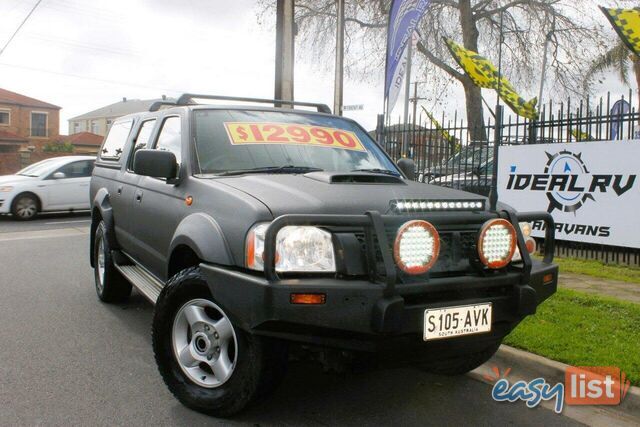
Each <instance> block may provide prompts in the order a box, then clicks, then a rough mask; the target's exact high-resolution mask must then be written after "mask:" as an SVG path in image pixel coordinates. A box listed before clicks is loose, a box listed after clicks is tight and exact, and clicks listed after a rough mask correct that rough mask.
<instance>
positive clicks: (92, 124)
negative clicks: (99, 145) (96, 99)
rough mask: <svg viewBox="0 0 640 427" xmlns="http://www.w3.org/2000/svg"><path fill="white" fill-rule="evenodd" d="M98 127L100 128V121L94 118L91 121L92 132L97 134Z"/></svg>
mask: <svg viewBox="0 0 640 427" xmlns="http://www.w3.org/2000/svg"><path fill="white" fill-rule="evenodd" d="M98 129H99V126H98V121H97V120H92V121H91V133H96V134H97V133H98Z"/></svg>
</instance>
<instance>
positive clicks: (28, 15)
mask: <svg viewBox="0 0 640 427" xmlns="http://www.w3.org/2000/svg"><path fill="white" fill-rule="evenodd" d="M41 2H42V0H38V1H37V2H36V4H35V5H34V6H33V8H32V9H31V11H30V12H29V13H28V14H27V16H25V17H24V19H23V20H22V22H21V23H20V25H18V28H16V30H15V31H14V32H13V34H12V35H11V37H9V40H7V42H6V43H5V44H4V46H2V49H0V55H2V53H3V52H4V50H5V49H6V48H7V46H9V43H11V41H12V40H13V38H14V37H15V36H16V34H18V31H20V29H21V28H22V26H23V25H24V24H25V23H26V22H27V20H28V19H29V17H30V16H31V15H32V14H33V12H34V11H35V10H36V8H37V7H38V6H39V5H40V3H41Z"/></svg>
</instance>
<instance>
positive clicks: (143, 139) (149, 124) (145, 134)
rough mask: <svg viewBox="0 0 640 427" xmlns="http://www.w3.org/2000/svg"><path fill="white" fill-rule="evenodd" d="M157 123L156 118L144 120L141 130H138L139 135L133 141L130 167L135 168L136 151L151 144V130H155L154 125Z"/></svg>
mask: <svg viewBox="0 0 640 427" xmlns="http://www.w3.org/2000/svg"><path fill="white" fill-rule="evenodd" d="M155 125H156V119H153V120H147V121H145V122H142V126H140V130H139V131H138V136H137V137H136V139H135V140H134V141H133V144H134V145H133V152H132V153H131V157H130V160H129V165H130V166H129V169H133V159H134V157H135V155H136V151H138V150H142V149H144V148H148V147H150V146H151V141H150V139H151V132H152V131H153V127H154V126H155Z"/></svg>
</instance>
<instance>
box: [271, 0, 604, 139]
mask: <svg viewBox="0 0 640 427" xmlns="http://www.w3.org/2000/svg"><path fill="white" fill-rule="evenodd" d="M262 5H263V7H264V9H263V10H270V8H272V7H273V2H270V1H268V0H262ZM389 6H390V0H347V1H346V7H345V14H346V17H347V18H346V32H347V34H346V44H345V50H346V58H347V60H346V62H345V64H346V67H345V71H346V72H347V73H349V74H353V73H361V74H362V75H364V76H370V75H371V74H372V73H374V74H377V75H379V72H380V70H382V69H384V52H385V46H386V26H387V15H388V11H389ZM593 9H594V10H593V13H588V11H585V2H576V1H575V0H431V6H430V7H429V8H428V9H427V12H426V14H425V17H424V19H423V20H422V21H421V23H420V25H419V27H418V29H419V31H420V33H421V41H420V42H419V44H418V47H417V51H418V52H419V55H416V56H417V59H418V61H416V62H417V65H418V67H416V68H418V69H419V70H420V72H421V73H423V75H424V76H425V77H427V78H428V79H429V82H430V83H432V89H435V90H434V92H438V91H443V90H444V89H445V88H446V85H448V83H449V82H451V81H454V82H458V83H459V84H461V85H462V87H463V89H464V93H465V100H466V113H467V122H468V124H469V127H470V131H471V135H470V137H471V139H472V140H476V141H477V140H484V139H486V135H485V134H484V127H483V126H484V115H483V108H482V94H481V90H480V88H478V87H476V86H475V85H474V84H473V82H472V81H471V79H469V77H468V76H466V75H465V74H464V73H462V72H461V71H459V69H458V68H457V67H456V65H455V63H454V61H453V59H452V58H451V56H450V54H449V52H448V51H447V49H446V46H445V45H444V43H443V41H442V37H443V36H446V37H450V38H452V39H454V40H456V41H458V42H460V41H462V44H463V45H464V47H465V48H467V49H471V50H474V51H476V52H479V53H480V54H481V55H483V56H486V57H488V58H489V59H491V60H492V61H494V62H495V63H497V59H498V58H497V56H498V45H499V40H500V22H501V21H502V22H503V40H504V44H503V60H502V64H503V70H502V71H503V73H504V75H505V76H507V77H508V78H509V80H511V81H512V82H513V83H514V84H515V85H516V87H518V89H519V90H522V89H525V90H526V89H533V88H534V87H535V86H536V85H537V83H538V81H537V78H538V75H539V72H540V67H541V63H542V55H543V47H544V40H545V37H546V35H547V33H548V32H549V31H551V29H552V27H553V29H554V31H553V34H552V37H551V44H550V52H551V61H550V64H549V70H548V75H549V77H550V78H551V80H552V81H551V82H550V83H551V84H550V85H549V87H550V89H551V90H554V91H557V90H559V89H562V90H565V91H568V92H570V93H571V92H572V93H581V90H582V82H583V80H584V74H585V72H586V69H587V68H588V66H589V64H588V61H587V60H586V59H585V58H589V57H592V56H593V54H594V52H595V53H599V52H600V50H602V46H603V41H602V40H601V37H602V34H603V31H598V30H599V29H601V28H602V27H603V25H602V24H604V22H599V21H596V19H594V18H595V16H598V17H599V15H597V14H598V11H597V9H596V7H595V5H593ZM585 12H587V13H585ZM598 22H599V23H598ZM296 24H297V26H298V29H299V33H298V35H299V41H298V43H299V44H303V45H304V48H303V49H298V52H301V51H302V52H306V54H310V55H313V56H314V58H315V59H316V60H318V62H320V63H322V62H324V63H326V64H327V65H329V64H332V62H331V61H330V56H331V55H333V53H334V46H335V43H333V44H332V42H333V40H335V28H336V27H335V0H296ZM303 54H304V53H303ZM414 61H415V59H414ZM416 62H414V64H415V63H416ZM327 68H328V67H327ZM419 79H420V80H423V78H419Z"/></svg>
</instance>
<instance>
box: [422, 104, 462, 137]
mask: <svg viewBox="0 0 640 427" xmlns="http://www.w3.org/2000/svg"><path fill="white" fill-rule="evenodd" d="M422 111H424V113H425V114H426V115H427V117H429V120H431V124H432V125H433V126H434V127H435V128H436V130H437V131H438V132H440V133H441V134H442V136H443V137H444V139H446V140H447V142H448V143H455V142H456V138H455V137H453V136H451V134H450V133H449V132H447V131H446V130H445V129H444V128H443V127H442V125H441V124H440V122H439V121H438V120H436V118H435V117H433V114H431V113H430V112H428V111H427V109H426V108H424V107H422Z"/></svg>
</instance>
